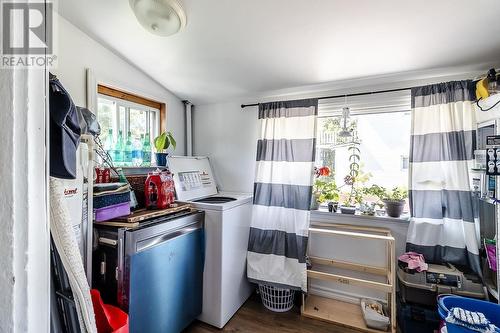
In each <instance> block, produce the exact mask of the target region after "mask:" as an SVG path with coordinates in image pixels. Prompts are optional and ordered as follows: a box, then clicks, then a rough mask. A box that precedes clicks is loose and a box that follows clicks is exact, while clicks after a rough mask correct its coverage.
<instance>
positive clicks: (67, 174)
mask: <svg viewBox="0 0 500 333" xmlns="http://www.w3.org/2000/svg"><path fill="white" fill-rule="evenodd" d="M49 105H50V175H51V176H53V177H57V178H65V179H73V178H76V150H77V148H78V145H79V143H80V133H81V130H80V123H79V119H78V114H77V112H76V106H75V103H73V100H72V99H71V96H70V95H69V94H68V92H67V91H66V89H64V87H63V85H62V84H61V83H60V82H59V80H58V79H57V78H55V77H52V78H51V80H50V88H49Z"/></svg>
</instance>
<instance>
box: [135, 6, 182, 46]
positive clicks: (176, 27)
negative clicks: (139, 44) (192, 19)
mask: <svg viewBox="0 0 500 333" xmlns="http://www.w3.org/2000/svg"><path fill="white" fill-rule="evenodd" d="M129 4H130V7H131V8H132V11H133V12H134V14H135V17H136V18H137V20H138V21H139V23H140V24H141V25H142V26H143V28H144V29H146V30H147V31H149V32H151V33H152V34H155V35H158V36H163V37H165V36H170V35H173V34H175V33H177V32H179V31H180V30H181V29H182V28H184V27H185V26H186V14H185V13H184V10H183V9H182V7H181V5H180V4H179V2H177V1H176V0H129Z"/></svg>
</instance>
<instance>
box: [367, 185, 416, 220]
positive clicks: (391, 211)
mask: <svg viewBox="0 0 500 333" xmlns="http://www.w3.org/2000/svg"><path fill="white" fill-rule="evenodd" d="M365 192H366V193H369V194H372V195H375V196H377V197H378V198H379V199H380V201H382V202H383V203H384V205H385V212H386V213H387V215H388V216H390V217H396V218H398V217H400V216H401V214H402V213H403V209H404V206H405V203H406V198H408V191H407V190H406V189H405V188H402V187H398V186H396V187H394V188H393V189H392V190H387V189H386V188H385V187H382V186H378V185H372V186H371V187H369V188H367V189H366V190H365Z"/></svg>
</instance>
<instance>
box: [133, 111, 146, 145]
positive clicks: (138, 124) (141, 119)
mask: <svg viewBox="0 0 500 333" xmlns="http://www.w3.org/2000/svg"><path fill="white" fill-rule="evenodd" d="M148 113H149V112H148V111H145V110H138V109H134V108H130V132H131V133H132V137H133V138H139V137H140V136H141V134H146V132H147V117H148Z"/></svg>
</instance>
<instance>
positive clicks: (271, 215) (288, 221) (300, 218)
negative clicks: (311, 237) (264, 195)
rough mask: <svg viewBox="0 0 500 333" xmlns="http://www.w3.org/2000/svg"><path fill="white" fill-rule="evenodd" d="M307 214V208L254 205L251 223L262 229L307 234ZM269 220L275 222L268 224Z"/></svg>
mask: <svg viewBox="0 0 500 333" xmlns="http://www.w3.org/2000/svg"><path fill="white" fill-rule="evenodd" d="M309 216H310V212H309V211H307V210H300V209H290V208H284V207H274V206H260V205H254V206H253V211H252V224H251V225H252V227H254V228H258V229H262V230H279V231H284V232H286V233H289V234H296V235H299V236H307V235H308V233H309V222H308V221H309ZM269 221H275V223H274V224H269Z"/></svg>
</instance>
